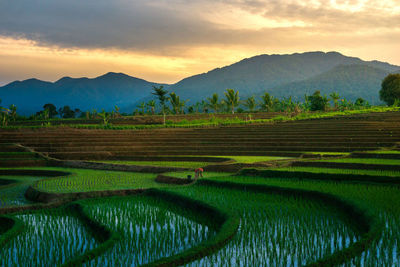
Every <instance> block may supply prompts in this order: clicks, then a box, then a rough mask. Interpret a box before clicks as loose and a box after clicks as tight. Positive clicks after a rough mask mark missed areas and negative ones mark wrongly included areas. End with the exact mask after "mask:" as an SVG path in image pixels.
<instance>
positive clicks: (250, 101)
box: [243, 96, 257, 112]
mask: <svg viewBox="0 0 400 267" xmlns="http://www.w3.org/2000/svg"><path fill="white" fill-rule="evenodd" d="M243 105H244V106H245V107H246V108H247V109H248V110H249V111H250V112H253V111H254V109H255V108H256V105H257V103H256V99H255V98H254V96H251V97H249V98H247V99H246V101H245V102H244V103H243Z"/></svg>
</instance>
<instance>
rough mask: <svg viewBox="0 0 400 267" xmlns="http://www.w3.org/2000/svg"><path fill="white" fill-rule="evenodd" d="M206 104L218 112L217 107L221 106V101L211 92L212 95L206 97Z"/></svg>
mask: <svg viewBox="0 0 400 267" xmlns="http://www.w3.org/2000/svg"><path fill="white" fill-rule="evenodd" d="M207 101H208V103H207V105H208V106H209V107H210V108H211V109H213V110H214V113H218V111H219V108H220V107H221V103H220V102H219V99H218V94H216V93H215V94H213V95H212V97H208V98H207Z"/></svg>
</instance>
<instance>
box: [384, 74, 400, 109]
mask: <svg viewBox="0 0 400 267" xmlns="http://www.w3.org/2000/svg"><path fill="white" fill-rule="evenodd" d="M379 98H380V99H381V100H382V101H385V102H386V103H387V104H388V105H390V106H391V105H393V104H394V102H395V101H396V99H399V100H400V74H389V75H388V76H386V78H385V79H383V81H382V87H381V90H380V91H379Z"/></svg>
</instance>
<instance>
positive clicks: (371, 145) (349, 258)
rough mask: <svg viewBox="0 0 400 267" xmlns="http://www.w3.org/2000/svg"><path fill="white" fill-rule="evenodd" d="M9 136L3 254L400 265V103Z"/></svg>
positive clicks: (102, 260)
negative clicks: (343, 113) (289, 116)
mask: <svg viewBox="0 0 400 267" xmlns="http://www.w3.org/2000/svg"><path fill="white" fill-rule="evenodd" d="M0 140H1V141H0V214H2V215H1V217H0V247H1V252H0V265H1V266H29V265H32V266H54V265H64V266H76V265H81V264H85V265H89V266H140V265H148V266H178V265H187V266H303V265H306V266H336V265H343V266H354V265H355V266H399V265H400V261H399V258H400V250H399V247H398V244H400V227H399V225H400V208H399V207H400V205H399V204H400V194H399V185H400V168H399V166H400V146H399V143H398V142H400V112H387V113H371V114H359V115H353V116H347V117H340V118H339V117H337V118H329V119H319V120H303V121H295V122H276V123H267V124H252V125H236V126H220V127H207V128H206V127H204V128H168V129H153V130H83V129H73V128H69V127H58V128H39V129H34V130H32V129H20V130H1V129H0ZM198 167H203V169H204V170H205V172H204V177H202V178H199V179H196V178H195V177H193V176H194V171H193V170H194V169H195V168H198ZM188 175H191V176H192V177H191V179H188V177H187V176H188Z"/></svg>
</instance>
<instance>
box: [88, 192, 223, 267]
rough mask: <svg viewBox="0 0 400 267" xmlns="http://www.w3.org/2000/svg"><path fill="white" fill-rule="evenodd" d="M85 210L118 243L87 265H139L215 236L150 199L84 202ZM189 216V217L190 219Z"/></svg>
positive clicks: (166, 206) (157, 200)
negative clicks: (113, 232) (116, 235)
mask: <svg viewBox="0 0 400 267" xmlns="http://www.w3.org/2000/svg"><path fill="white" fill-rule="evenodd" d="M83 205H84V206H85V211H86V212H87V213H88V214H89V216H91V217H92V218H93V219H94V220H96V221H99V222H101V223H102V224H103V225H106V226H107V227H109V228H110V229H112V230H113V231H116V232H117V233H119V234H120V237H121V240H120V241H119V242H118V243H117V244H116V245H115V246H114V247H113V248H112V249H111V250H109V251H107V252H106V253H105V254H103V255H101V256H99V257H98V258H96V259H94V260H93V261H91V262H90V263H88V264H87V265H88V266H138V265H142V264H146V263H151V262H153V261H155V260H158V259H160V258H163V257H168V256H172V255H175V254H178V253H180V252H182V251H184V250H187V249H189V248H191V247H194V246H196V245H198V244H200V243H201V242H203V241H205V240H207V239H208V238H209V237H210V236H212V235H214V234H215V231H214V230H212V229H209V228H208V227H207V226H206V225H204V224H200V223H197V222H195V221H192V220H190V219H188V218H187V216H185V214H186V215H187V214H188V212H189V211H185V210H184V211H181V212H180V214H177V213H175V212H174V210H173V209H172V210H171V207H169V206H168V205H167V204H165V203H163V202H162V201H161V200H159V199H156V198H153V197H149V196H134V197H114V198H108V199H95V200H86V201H84V202H83ZM189 217H190V216H189Z"/></svg>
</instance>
